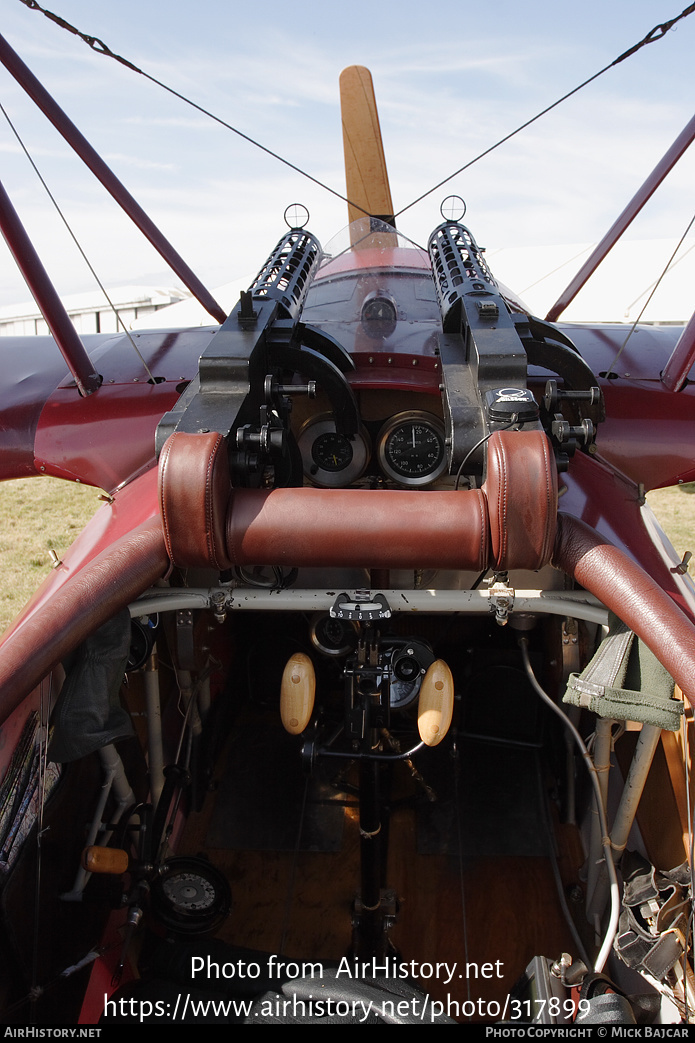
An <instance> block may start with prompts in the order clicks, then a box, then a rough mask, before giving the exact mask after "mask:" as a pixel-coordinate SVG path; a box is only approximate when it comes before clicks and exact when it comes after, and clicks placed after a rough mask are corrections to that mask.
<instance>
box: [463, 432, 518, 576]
mask: <svg viewBox="0 0 695 1043" xmlns="http://www.w3.org/2000/svg"><path fill="white" fill-rule="evenodd" d="M524 423H525V421H524V420H522V421H521V423H519V414H518V413H512V419H511V420H510V422H509V423H508V424H505V426H504V427H496V428H495V431H508V430H509V428H510V427H514V425H515V424H519V428H520V429H521V428H522V427H523V426H524ZM495 431H490V433H489V434H487V435H484V436H483V437H482V438H481V439H480V440H479V441H478V442H476V443H475V445H474V446H472V447H471V448H470V449H469V450H468V452H467V453H466V455H465V456H464V458H463V460H462V461H461V464H460V466H459V469H458V471H457V472H456V481H455V482H454V490H457V489H458V487H459V482H460V481H461V474H462V472H463V469H464V467H465V466H466V464H467V463H468V461H469V459H470V458H471V456H472V455H473V453H474V452H475V451H476V449H477V448H478V447H479V446H481V445H482V444H483V443H484V442H487V440H488V438H492V436H493V435H494V433H495ZM486 571H487V570H486ZM484 578H485V573H483V575H482V576H480V577H479V578H478V580H477V581H476V586H477V584H478V583H480V582H482V580H483V579H484Z"/></svg>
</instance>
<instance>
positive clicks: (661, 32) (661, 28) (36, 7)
mask: <svg viewBox="0 0 695 1043" xmlns="http://www.w3.org/2000/svg"><path fill="white" fill-rule="evenodd" d="M20 3H22V4H24V5H25V7H29V8H30V9H31V10H32V11H40V12H41V13H42V14H44V15H45V16H46V17H47V18H49V19H50V20H51V21H53V22H55V23H56V24H57V25H59V26H60V27H61V28H62V29H66V30H67V31H68V32H70V33H73V35H74V36H79V38H80V39H81V40H83V41H84V42H85V43H86V44H88V45H89V46H90V47H91V48H92V50H94V51H97V52H98V53H99V54H104V55H106V57H108V58H113V59H114V61H117V62H120V63H121V65H125V66H126V68H128V69H132V71H133V72H137V73H140V75H141V76H144V77H145V78H146V79H148V80H150V81H151V82H152V83H156V84H157V86H158V87H161V88H162V89H163V90H165V91H168V92H169V93H170V94H173V95H174V96H175V97H177V98H179V99H180V100H181V101H183V102H185V103H186V105H190V106H191V107H192V108H194V109H197V110H198V112H201V113H203V114H204V115H206V116H209V117H210V119H213V120H215V122H216V123H219V124H221V126H223V127H226V128H227V129H228V130H231V131H232V132H233V133H234V134H237V135H238V136H239V137H240V138H243V139H244V140H245V141H248V142H249V143H250V144H251V145H255V146H256V148H259V149H261V150H262V151H263V152H266V153H267V154H268V155H269V156H272V157H273V158H274V159H277V160H279V161H280V162H281V163H284V164H285V166H287V167H290V169H291V170H294V171H296V172H297V173H298V174H301V175H302V176H303V177H306V178H308V179H309V181H312V182H313V183H314V184H315V185H318V186H319V188H323V189H325V190H326V192H330V193H331V195H334V196H336V197H337V198H338V199H341V200H342V201H343V202H344V203H348V204H349V205H350V206H352V207H354V208H355V209H356V210H360V211H361V212H362V213H363V214H367V211H366V210H364V209H363V207H361V206H358V204H356V203H353V202H352V201H351V200H349V199H347V197H346V196H344V195H342V194H341V193H340V192H337V191H336V190H335V189H334V188H331V187H330V186H329V185H326V184H324V182H323V181H319V180H318V178H315V177H313V176H312V175H311V174H308V173H307V172H306V171H305V170H302V169H301V168H300V167H298V166H296V165H295V164H294V163H291V162H290V161H289V160H287V159H284V158H283V157H282V156H280V155H278V153H277V152H273V151H272V149H269V148H267V147H266V146H265V145H262V144H261V143H260V142H259V141H256V140H255V139H254V138H252V137H250V136H249V135H248V134H244V133H243V131H241V130H238V129H237V128H236V127H233V126H232V125H231V124H230V123H227V122H226V121H225V120H223V119H221V118H220V117H219V116H215V115H214V113H212V112H209V111H208V110H207V109H204V108H203V107H202V105H198V104H197V103H196V102H194V101H191V99H190V98H187V97H186V96H185V95H183V94H180V93H179V92H178V91H176V90H174V89H173V88H172V87H168V86H167V85H166V84H165V83H162V81H161V80H158V79H157V78H156V77H154V76H151V75H150V74H149V73H147V72H144V71H143V70H142V69H139V68H138V67H137V65H133V63H132V62H130V61H128V60H127V58H123V57H122V56H121V55H119V54H115V53H114V52H113V51H112V50H111V49H110V48H109V47H108V46H107V45H106V44H105V43H104V41H103V40H100V39H99V38H98V37H96V36H88V35H87V34H86V33H82V32H80V30H79V29H76V28H75V26H73V25H70V23H69V22H66V21H65V19H64V18H61V17H60V15H56V14H53V13H52V12H51V11H47V10H45V8H43V7H41V5H40V4H39V3H37V0H20ZM693 11H695V3H693V4H690V6H689V7H686V8H685V10H684V11H681V13H680V14H679V15H677V16H676V17H675V18H671V19H670V20H669V21H667V22H662V23H660V24H659V25H655V26H654V28H653V29H651V30H650V31H649V32H648V33H647V35H646V36H645V37H644V38H643V39H642V40H640V41H639V42H638V43H636V44H634V45H633V46H632V47H630V48H628V50H626V51H624V52H623V53H622V54H621V55H619V56H618V57H617V58H616V59H615V60H614V61H612V62H610V64H608V65H606V66H604V68H603V69H600V70H599V71H598V72H596V73H594V75H593V76H590V77H589V78H588V79H586V80H584V82H583V83H580V84H579V85H578V86H577V87H574V89H573V90H571V91H568V92H567V94H563V96H562V97H561V98H558V99H557V101H554V102H553V103H552V105H548V106H547V107H546V108H545V109H542V110H541V112H539V113H537V114H536V115H535V116H533V117H531V119H528V120H526V122H525V123H522V124H521V126H519V127H517V128H516V130H513V131H511V132H510V133H509V134H506V135H505V136H504V137H503V138H500V140H499V141H497V142H495V144H494V145H491V146H490V148H487V149H485V151H484V152H481V153H480V154H479V155H477V156H476V157H475V158H474V159H471V160H470V161H469V162H468V163H465V164H464V165H463V166H462V167H459V169H458V170H456V171H454V173H453V174H450V175H449V177H445V178H444V179H443V180H442V181H439V182H438V183H437V184H436V185H435V186H434V187H433V188H430V189H429V190H428V191H427V192H423V193H422V195H420V196H418V197H417V199H414V200H413V201H412V203H408V205H407V206H404V207H403V208H402V209H401V210H399V211H398V212H397V213H396V214H394V221H395V219H396V218H397V217H400V215H401V214H404V213H405V211H406V210H410V209H411V207H413V206H415V204H416V203H419V202H420V201H421V200H422V199H425V198H426V197H427V196H429V195H431V194H432V193H433V192H436V191H437V189H438V188H441V187H442V185H445V184H446V183H447V182H448V181H451V180H452V178H455V177H457V175H458V174H461V173H463V171H464V170H468V168H469V167H472V166H473V164H474V163H477V162H478V160H479V159H482V158H483V157H484V156H487V155H489V153H490V152H493V151H494V149H496V148H499V146H500V145H503V144H504V143H505V141H509V139H510V138H513V137H514V136H515V135H516V134H519V133H520V131H522V130H525V128H526V127H529V126H530V125H531V124H532V123H535V122H536V120H538V119H540V118H541V116H544V115H545V114H546V113H547V112H550V111H551V109H554V108H557V106H558V105H560V104H561V103H562V102H563V101H566V100H567V98H571V97H572V95H573V94H576V93H577V92H578V91H580V90H581V89H582V87H586V86H587V85H588V84H590V83H592V82H593V81H594V80H596V79H598V77H599V76H602V75H603V73H604V72H607V71H608V70H609V69H612V68H613V66H614V65H618V63H619V62H622V61H624V60H625V59H626V58H629V57H630V56H631V55H633V54H635V52H636V51H639V50H640V49H641V48H642V47H645V46H646V45H647V44H649V43H655V42H656V41H657V40H660V39H662V38H663V37H664V36H665V35H666V33H667V32H668V31H669V30H670V29H672V28H673V26H674V25H675V24H676V22H679V21H680V20H681V19H682V18H687V17H688V15H690V14H692V13H693ZM367 216H370V215H367Z"/></svg>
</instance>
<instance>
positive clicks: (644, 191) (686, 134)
mask: <svg viewBox="0 0 695 1043" xmlns="http://www.w3.org/2000/svg"><path fill="white" fill-rule="evenodd" d="M693 138H695V116H693V118H692V119H691V120H690V123H688V125H687V126H686V127H684V129H683V130H682V131H681V133H680V134H679V135H678V137H677V138H676V140H675V141H674V143H673V144H672V145H671V147H670V149H669V150H668V152H667V153H666V154H665V155H664V156H663V158H662V159H661V160H659V162H658V163H657V165H656V166H655V167H654V169H653V170H652V172H651V174H650V175H649V177H648V178H647V180H646V181H645V182H644V184H643V185H642V186H641V188H640V189H639V190H638V191H637V192H636V193H635V195H634V196H633V197H632V199H631V200H630V202H629V203H628V205H627V206H626V207H625V209H624V210H623V212H622V214H621V215H620V217H619V218H618V219H617V221H615V222H614V223H613V224H612V225H611V227H610V228H609V229H608V231H607V232H606V234H605V235H604V237H603V239H602V240H601V242H600V243H599V244H598V246H597V247H596V249H595V250H594V251H593V253H592V254H591V256H590V257H589V258H588V259H587V260H586V261H585V262H584V264H583V265H582V267H581V268H580V269H579V271H578V272H577V274H576V275H575V277H574V279H572V281H571V283H570V284H569V286H568V287H567V289H566V290H565V291H564V293H561V294H560V296H559V297H558V299H557V300H556V301H555V304H553V306H552V308H551V309H550V311H549V312H548V314H547V315H546V319H547V320H548V322H557V320H558V319H559V317H560V316H561V315H562V313H563V311H564V310H565V308H566V307H567V306H568V305H569V304H571V303H572V301H573V300H574V298H575V297H576V296H577V294H578V293H579V291H580V290H581V288H582V286H583V285H584V283H585V282H587V280H588V279H589V278H590V276H592V275H593V274H594V272H595V271H596V269H597V268H598V266H599V265H600V263H601V261H602V260H603V259H604V257H606V255H607V254H608V253H609V251H610V250H611V249H612V248H613V246H615V244H616V243H617V241H618V239H620V236H621V235H622V234H623V232H624V231H625V230H626V228H628V227H629V225H630V224H631V223H632V222H633V220H634V219H635V218H636V217H637V215H638V213H639V212H640V210H641V209H642V207H643V206H644V204H645V203H646V202H647V200H648V199H649V198H650V197H651V196H652V195H653V193H654V192H655V191H656V189H657V188H658V187H659V185H660V184H661V182H662V181H663V180H664V178H665V177H666V175H667V174H668V172H669V171H670V170H671V168H672V167H674V166H675V165H676V163H677V162H678V160H679V159H680V158H681V156H682V155H683V153H684V152H685V150H686V149H687V148H688V146H689V145H690V143H691V142H692V140H693Z"/></svg>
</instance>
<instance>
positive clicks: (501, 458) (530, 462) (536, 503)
mask: <svg viewBox="0 0 695 1043" xmlns="http://www.w3.org/2000/svg"><path fill="white" fill-rule="evenodd" d="M487 468H488V469H487V477H486V479H485V484H484V486H483V489H484V491H485V494H486V496H487V501H488V511H489V514H490V541H491V550H492V560H491V562H490V565H491V567H492V568H494V569H496V570H497V571H506V570H507V569H531V570H535V569H540V568H542V566H543V565H545V564H547V562H548V561H549V559H550V555H551V553H552V549H553V544H554V542H555V529H556V524H557V466H556V464H555V458H554V456H553V452H552V449H551V447H550V443H549V442H548V439H547V437H546V435H545V434H544V432H543V431H496V432H495V433H494V434H493V435H492V436H491V437H490V440H489V448H488V462H487Z"/></svg>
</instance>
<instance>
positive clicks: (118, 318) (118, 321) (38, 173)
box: [0, 103, 156, 384]
mask: <svg viewBox="0 0 695 1043" xmlns="http://www.w3.org/2000/svg"><path fill="white" fill-rule="evenodd" d="M0 112H2V114H3V116H4V117H5V119H6V120H7V122H8V123H9V125H10V129H11V131H12V133H13V134H14V136H15V137H16V139H17V141H18V142H19V144H20V146H21V148H22V150H23V152H24V155H25V156H26V158H27V159H28V160H29V162H30V163H31V165H32V167H33V168H34V173H35V174H36V176H37V177H38V179H39V181H40V182H41V184H42V185H43V187H44V189H45V190H46V194H47V195H48V198H49V199H50V201H51V202H52V203H53V206H54V207H55V209H56V211H57V212H58V216H59V217H60V219H61V221H62V222H63V224H64V225H65V227H66V229H67V231H68V234H69V235H70V238H71V239H72V241H73V243H74V244H75V246H76V247H77V249H78V250H79V252H80V254H81V256H82V260H83V261H84V263H85V264H86V265H87V267H88V268H89V271H90V272H91V274H92V276H93V277H94V280H95V282H96V284H97V286H98V287H99V289H100V290H101V292H102V293H103V294H104V297H105V298H106V302H107V304H108V305H109V307H110V308H111V311H112V312H113V314H114V315H115V316H116V326H117V327H118V326H119V325H120V327H121V329H122V330H123V332H124V333H125V335H126V337H127V338H128V340H129V341H130V343H131V346H132V347H133V349H134V350H135V353H136V354H137V356H138V358H139V359H140V361H141V362H142V364H143V366H144V368H145V372H146V373H147V376H148V379H149V381H150V383H151V384H155V383H156V380H155V378H154V377H153V375H152V372H151V371H150V368H149V366H148V365H147V363H146V362H145V360H144V358H143V356H142V354H141V352H140V349H139V348H138V346H137V344H136V343H135V341H134V340H133V338H132V336H131V335H130V331H129V330H127V329H126V326H125V323H124V322H123V319H122V318H121V316H120V315H119V314H118V312H117V311H116V306H115V305H114V303H113V301H112V300H111V298H110V297H109V295H108V293H107V292H106V289H105V288H104V284H103V283H102V281H101V279H100V278H99V276H98V275H97V273H96V271H95V270H94V268H93V267H92V265H91V263H90V260H89V258H88V257H87V255H86V253H85V252H84V250H83V249H82V247H81V245H80V243H79V241H78V239H77V236H76V235H75V233H74V232H73V230H72V228H71V227H70V224H69V223H68V219H67V218H66V216H65V214H64V213H63V211H62V210H61V209H60V206H59V205H58V201H57V200H56V198H55V196H54V195H53V193H52V192H51V190H50V188H49V187H48V185H47V184H46V181H45V180H44V178H43V176H42V174H41V171H40V170H39V168H38V167H37V166H36V163H35V162H34V160H33V159H32V157H31V155H30V154H29V150H28V148H27V147H26V145H25V144H24V142H23V141H22V139H21V137H20V136H19V132H18V130H17V128H16V127H15V125H14V123H13V122H12V120H11V119H10V117H9V115H8V114H7V112H6V110H5V108H4V106H3V105H2V103H0Z"/></svg>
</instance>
